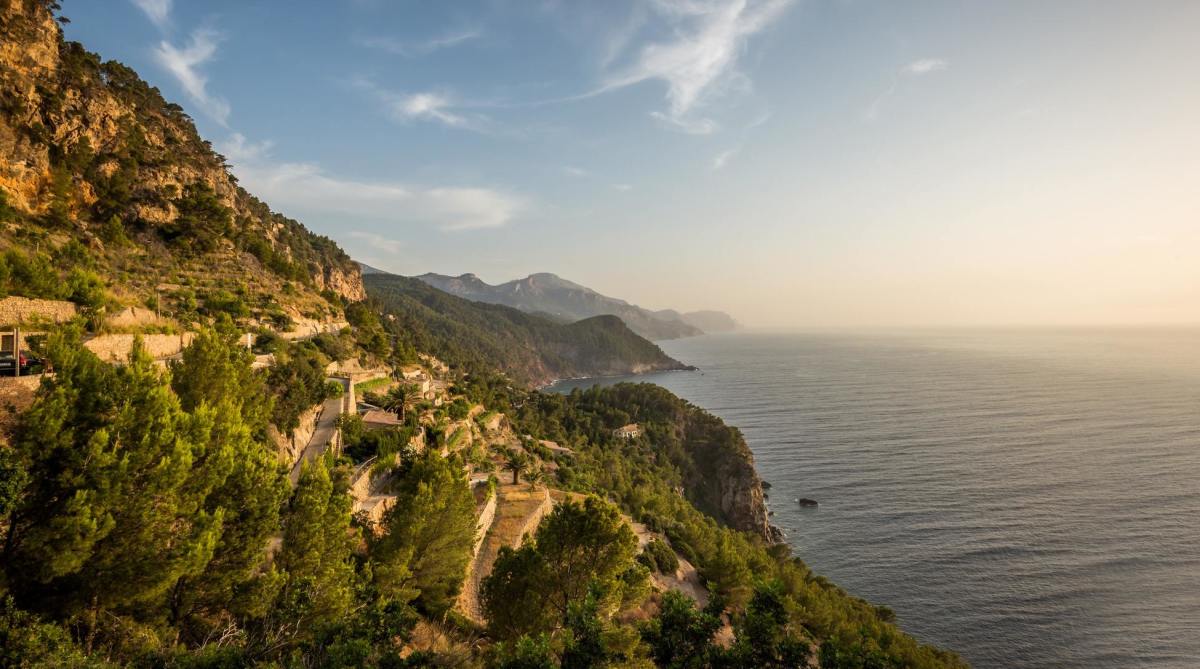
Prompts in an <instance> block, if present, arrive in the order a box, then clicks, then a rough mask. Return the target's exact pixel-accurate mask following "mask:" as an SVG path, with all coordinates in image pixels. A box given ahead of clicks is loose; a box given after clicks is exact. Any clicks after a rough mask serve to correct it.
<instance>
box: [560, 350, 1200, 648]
mask: <svg viewBox="0 0 1200 669" xmlns="http://www.w3.org/2000/svg"><path fill="white" fill-rule="evenodd" d="M663 348H664V349H665V350H666V351H667V352H668V353H669V354H671V355H672V356H674V357H676V358H678V359H680V360H683V361H685V362H688V363H691V364H694V365H697V366H699V367H700V368H701V369H702V370H703V371H702V372H674V373H666V374H654V375H646V376H641V377H635V378H634V379H630V380H640V381H651V382H654V383H659V384H661V385H663V386H665V387H667V388H668V389H670V390H672V391H674V392H675V393H677V394H678V395H680V396H682V397H684V398H686V399H688V400H690V401H692V402H694V403H695V404H698V405H699V406H702V407H704V408H706V409H708V410H710V411H712V412H714V413H716V414H717V415H719V416H721V417H722V418H724V419H725V420H726V421H727V422H729V423H731V424H733V425H737V426H738V427H740V428H741V429H742V431H743V433H744V434H745V436H746V439H747V441H748V442H749V444H750V446H751V448H752V449H753V451H754V454H755V457H756V459H757V465H758V470H759V472H760V474H762V476H763V478H764V479H766V480H767V481H769V482H770V483H771V484H772V485H773V488H772V490H771V491H770V497H771V508H772V510H773V511H774V514H775V515H774V518H773V520H774V522H775V523H776V524H777V525H779V526H780V527H782V528H783V529H784V531H785V532H786V533H787V535H788V540H789V541H790V542H791V544H792V546H793V547H794V549H795V552H796V554H797V555H799V556H800V557H802V558H803V559H804V560H805V561H807V562H808V563H809V565H811V566H812V567H813V568H814V569H815V570H817V571H818V572H819V573H822V574H824V575H826V576H828V577H829V578H831V579H833V580H834V581H835V582H837V583H838V584H840V585H842V586H843V587H845V588H846V589H847V590H849V591H850V592H852V593H854V594H856V595H859V596H862V597H865V598H867V599H869V600H871V601H872V602H874V603H879V604H887V605H889V606H891V607H892V608H894V609H895V610H896V612H897V614H898V616H899V618H900V623H901V625H902V626H903V627H904V628H905V629H906V630H908V631H909V632H911V633H913V634H915V635H916V636H917V637H918V638H920V639H922V640H923V641H927V642H930V643H935V644H938V645H942V646H945V647H949V648H952V649H955V650H957V651H959V652H960V653H962V654H963V655H964V656H965V657H966V658H967V659H968V660H969V661H970V662H971V663H972V664H973V665H974V666H976V667H981V668H984V669H988V668H996V669H1007V668H1010V667H1079V668H1084V667H1087V668H1098V667H1106V668H1107V667H1122V668H1123V667H1152V668H1167V667H1171V668H1175V667H1180V668H1183V667H1187V668H1189V669H1190V668H1195V667H1200V330H1183V329H1179V330H1165V329H1164V330H1064V331H1034V330H1013V331H996V332H983V331H954V332H907V333H905V332H897V333H871V334H863V333H854V334H846V333H824V334H734V335H710V336H704V337H697V338H692V339H684V340H679V341H673V342H666V343H665V344H664V345H663ZM609 381H612V380H605V382H609ZM592 383H594V381H572V382H565V383H563V384H560V385H559V386H557V387H556V389H559V390H569V389H570V388H571V387H576V386H587V385H591V384H592ZM797 497H811V498H813V499H816V500H818V501H819V502H820V507H819V508H817V509H804V508H800V507H799V506H798V505H796V504H794V503H793V501H792V500H793V499H795V498H797Z"/></svg>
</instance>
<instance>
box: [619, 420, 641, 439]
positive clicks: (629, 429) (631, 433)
mask: <svg viewBox="0 0 1200 669" xmlns="http://www.w3.org/2000/svg"><path fill="white" fill-rule="evenodd" d="M613 436H614V437H616V438H617V439H636V438H637V437H640V436H642V428H641V427H640V426H639V425H638V424H637V423H630V424H628V425H622V426H621V427H618V428H617V429H615V430H613Z"/></svg>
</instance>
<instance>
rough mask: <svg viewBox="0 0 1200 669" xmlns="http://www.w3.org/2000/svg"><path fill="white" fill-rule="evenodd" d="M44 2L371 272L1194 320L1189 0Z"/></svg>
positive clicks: (797, 321) (991, 320) (935, 322)
mask: <svg viewBox="0 0 1200 669" xmlns="http://www.w3.org/2000/svg"><path fill="white" fill-rule="evenodd" d="M63 4H64V7H63V12H64V14H65V15H66V16H68V17H70V18H74V19H76V21H75V22H74V23H71V24H69V25H67V26H66V28H65V30H66V35H67V38H68V39H75V40H79V41H81V42H83V43H84V44H86V45H87V46H88V47H89V48H91V49H94V50H96V51H98V52H99V53H100V54H101V55H102V57H104V58H106V59H116V60H120V61H122V62H124V63H127V64H129V65H130V66H132V67H134V68H135V69H136V70H137V71H139V72H140V73H142V74H143V75H144V76H145V77H146V78H147V79H148V80H149V81H150V82H151V83H152V84H153V85H156V86H158V87H160V88H161V89H162V91H163V93H164V95H165V96H166V97H167V98H168V99H170V100H174V101H178V102H179V103H180V104H182V105H183V106H184V108H185V109H186V110H187V112H188V113H189V114H190V115H191V116H192V117H193V118H194V119H195V120H196V123H197V127H198V129H199V130H200V132H201V134H202V136H204V137H205V138H207V139H210V140H211V141H212V142H213V144H214V146H215V147H216V148H217V150H218V151H220V152H221V153H222V154H224V155H225V156H227V157H228V159H229V161H230V163H231V164H232V165H233V167H234V172H235V174H236V175H237V176H238V177H239V179H240V181H241V183H242V184H243V185H244V186H246V188H247V189H248V190H250V191H251V192H252V193H254V194H255V195H257V196H259V197H260V198H262V199H263V200H264V201H266V202H267V203H268V204H270V205H271V206H272V207H273V208H274V209H276V210H279V211H281V212H283V213H285V214H287V215H289V216H292V217H294V218H296V219H297V220H300V221H301V222H302V223H304V224H305V225H306V226H308V227H309V228H310V229H312V230H314V231H316V232H318V233H320V234H323V235H327V236H329V237H331V238H332V239H334V240H335V241H337V242H338V243H339V244H340V245H341V246H342V247H343V248H345V249H346V250H347V252H348V253H350V255H351V256H352V257H354V258H356V259H358V260H361V261H363V262H365V263H368V264H370V265H372V266H375V267H378V268H380V269H384V270H388V271H392V272H397V273H400V274H406V275H417V274H421V273H424V272H428V271H434V272H438V273H443V274H451V275H458V274H461V273H464V272H472V273H475V274H477V275H479V276H480V277H481V278H483V279H484V280H486V281H488V282H489V283H501V282H503V281H507V280H510V279H515V278H520V277H523V276H526V275H528V274H531V273H535V272H553V273H555V274H558V275H560V276H562V277H564V278H567V279H570V280H572V281H575V282H577V283H581V284H583V285H585V286H588V287H590V288H593V289H595V290H597V291H598V292H601V293H603V294H605V295H609V296H612V297H618V298H621V299H625V300H627V301H629V302H631V303H635V304H638V305H640V306H643V307H646V308H653V309H662V308H673V309H678V310H680V311H691V310H697V309H717V310H722V311H726V312H728V313H730V314H731V315H733V316H734V317H735V318H737V319H738V320H739V321H741V322H743V323H745V324H747V325H750V326H755V327H772V328H780V327H783V328H809V327H865V326H869V327H914V326H917V327H948V326H1011V325H1014V324H1023V325H1033V326H1037V325H1048V326H1084V325H1093V326H1113V325H1116V326H1121V325H1194V324H1196V323H1197V321H1198V320H1200V317H1198V316H1197V309H1196V307H1197V305H1200V263H1198V262H1196V261H1195V258H1196V257H1198V256H1200V225H1197V224H1198V223H1200V188H1197V187H1196V184H1197V183H1198V177H1200V128H1198V126H1200V121H1197V119H1200V86H1198V85H1197V84H1196V82H1195V64H1196V63H1197V62H1200V42H1197V40H1196V39H1195V35H1194V33H1195V26H1196V25H1200V3H1194V2H1186V1H1182V0H1181V1H1178V2H1167V1H1161V2H1151V3H1137V4H1134V3H1127V2H1116V1H1110V2H1083V1H1071V2H1068V1H1064V2H1056V3H1044V2H1009V3H957V2H931V3H922V4H920V5H918V6H907V5H900V4H893V3H882V2H879V3H876V2H852V1H829V2H801V1H799V0H686V1H685V0H627V1H621V2H612V3H603V4H597V3H582V2H569V1H566V0H563V1H552V0H547V1H545V2H539V3H523V2H515V1H512V2H510V1H507V0H480V1H479V2H472V3H445V4H437V5H433V4H428V5H396V4H394V3H387V2H382V1H380V0H354V1H353V2H349V3H306V4H305V5H303V6H302V10H301V11H297V6H296V5H292V4H281V3H273V2H266V1H262V2H252V3H244V2H234V1H233V0H222V1H214V2H206V3H176V2H172V1H171V0H130V1H129V2H116V3H82V2H77V1H72V0H67V1H66V2H64V3H63Z"/></svg>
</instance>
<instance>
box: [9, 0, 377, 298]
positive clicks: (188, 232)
mask: <svg viewBox="0 0 1200 669" xmlns="http://www.w3.org/2000/svg"><path fill="white" fill-rule="evenodd" d="M51 4H52V3H50V2H48V1H47V0H0V33H2V34H3V41H0V212H2V213H3V214H4V215H3V216H2V217H0V222H3V223H6V224H7V225H6V226H5V228H6V229H5V230H4V232H3V235H4V237H5V238H7V240H8V241H9V242H10V243H11V241H12V240H11V238H12V236H13V234H14V230H15V228H17V227H24V228H25V229H26V230H28V229H30V228H31V227H32V226H31V225H30V224H36V225H37V226H39V227H40V228H42V229H43V230H45V231H47V234H49V235H51V236H53V235H54V234H60V235H66V236H69V237H72V238H75V239H77V240H79V241H81V242H82V243H84V244H85V245H86V246H89V247H91V248H92V250H93V252H94V255H95V256H96V257H97V258H100V259H101V261H102V262H101V263H100V264H101V268H100V269H101V270H104V269H106V265H105V263H104V262H103V260H104V259H109V260H111V259H112V256H113V253H112V252H106V251H111V250H112V248H115V246H116V243H115V240H118V239H121V240H124V239H133V240H135V241H137V242H139V244H138V246H141V247H144V248H149V249H151V250H152V251H153V249H155V248H156V247H161V249H162V250H163V253H158V254H157V255H158V256H160V257H161V256H164V255H169V256H171V258H172V259H173V260H175V261H176V262H175V264H177V265H188V264H191V265H193V266H195V267H197V268H200V269H209V270H213V269H215V268H217V267H221V268H226V269H228V270H229V271H230V272H232V273H234V274H236V273H238V272H239V271H240V270H241V269H245V270H246V276H241V277H234V279H237V280H240V281H241V282H242V283H249V284H258V283H264V284H266V285H265V286H264V290H265V291H266V290H269V291H271V292H266V293H265V294H267V295H271V294H272V293H274V294H275V295H279V294H280V292H279V291H280V290H281V289H282V288H283V284H284V283H292V284H298V286H294V287H295V288H298V289H299V290H300V291H301V292H303V291H310V292H311V293H312V294H315V293H320V292H324V291H330V292H332V293H334V294H337V295H340V296H342V297H344V298H346V299H349V300H360V299H363V297H364V296H365V292H364V290H363V285H362V278H361V274H360V272H359V269H358V266H357V265H356V264H355V263H353V262H352V261H351V260H350V258H349V257H348V256H346V254H345V253H344V252H343V251H342V250H341V249H339V248H338V247H337V245H336V244H334V243H333V242H332V241H331V240H329V239H326V238H324V237H320V236H317V235H314V234H313V233H311V232H309V231H308V230H306V229H305V228H304V227H303V226H301V225H300V224H299V223H297V222H296V221H293V220H290V219H288V218H286V217H285V216H282V215H280V214H278V213H275V212H272V211H271V210H270V209H269V208H268V207H267V205H266V204H264V203H262V202H260V201H258V200H257V199H255V198H254V197H253V196H251V195H250V194H249V193H247V192H246V191H245V190H244V189H242V188H241V187H240V186H238V184H237V180H236V178H235V177H234V176H233V175H232V174H231V173H230V171H229V169H228V166H227V165H226V163H225V159H224V158H223V157H222V156H220V155H219V154H217V153H216V152H215V151H213V149H212V146H211V144H210V143H209V142H207V141H205V140H203V139H202V138H201V137H200V136H199V134H198V133H197V131H196V128H195V126H194V124H193V123H192V121H191V119H190V118H189V117H188V116H187V115H186V114H185V113H184V112H183V109H182V108H181V107H179V106H178V105H176V104H172V103H169V102H167V101H165V100H164V99H163V98H162V96H161V95H160V94H159V91H158V90H157V89H155V88H153V87H151V86H149V85H148V84H146V83H145V82H144V81H142V80H141V79H140V78H139V77H138V76H137V74H136V73H135V72H133V71H132V70H131V69H129V68H128V67H126V66H124V65H122V64H120V63H117V62H114V61H108V62H103V61H101V59H100V58H99V57H98V56H97V55H95V54H93V53H90V52H88V51H86V50H85V49H84V48H83V47H82V46H80V45H79V44H77V43H73V42H66V41H64V40H63V37H62V33H61V30H60V29H59V27H58V24H57V23H56V22H55V20H54V18H53V17H52V15H51V12H50V8H49V5H51ZM0 241H5V239H3V238H0ZM150 255H151V256H153V255H155V254H154V253H153V252H152V253H151V254H150ZM151 264H153V263H151ZM110 269H111V268H110ZM122 269H123V270H124V271H131V270H130V268H122ZM151 269H154V270H155V271H157V272H160V273H161V272H162V271H163V270H164V267H163V266H162V263H159V264H158V266H156V267H152V268H151ZM184 269H186V267H185V268H184ZM258 278H263V281H258V280H256V279H258ZM132 284H133V285H136V282H132ZM148 284H149V282H147V285H148ZM271 284H276V285H271ZM285 292H286V291H285ZM133 297H144V296H142V295H135V296H133Z"/></svg>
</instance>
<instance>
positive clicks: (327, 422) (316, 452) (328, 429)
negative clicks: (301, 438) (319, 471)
mask: <svg viewBox="0 0 1200 669" xmlns="http://www.w3.org/2000/svg"><path fill="white" fill-rule="evenodd" d="M330 380H331V381H338V382H339V383H342V385H345V384H346V383H348V382H346V381H342V380H341V379H330ZM342 403H343V396H342V395H339V396H337V397H334V398H331V399H327V400H325V403H324V404H322V405H321V414H320V415H319V416H317V427H316V429H314V430H313V433H312V437H310V438H309V440H308V443H307V444H305V445H304V451H303V452H302V453H300V459H298V460H296V464H295V465H294V466H293V467H292V471H291V473H290V474H289V475H288V478H290V479H291V480H292V485H296V482H297V481H299V480H300V469H301V468H302V467H303V466H304V463H306V462H309V461H310V460H312V459H313V458H316V457H319V456H321V455H324V453H325V451H326V449H328V448H329V443H330V442H332V441H333V437H334V435H336V434H337V420H338V418H339V417H341V415H342Z"/></svg>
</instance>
